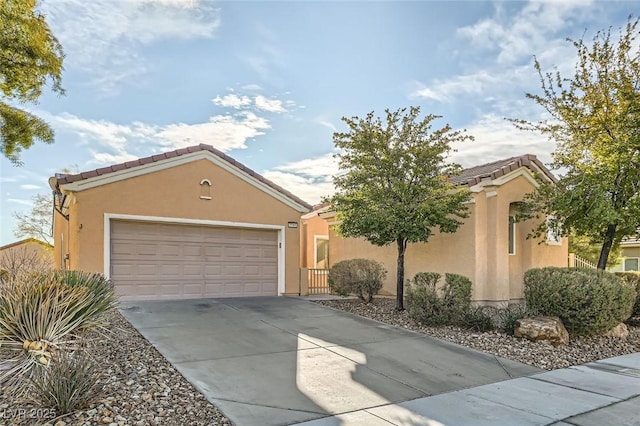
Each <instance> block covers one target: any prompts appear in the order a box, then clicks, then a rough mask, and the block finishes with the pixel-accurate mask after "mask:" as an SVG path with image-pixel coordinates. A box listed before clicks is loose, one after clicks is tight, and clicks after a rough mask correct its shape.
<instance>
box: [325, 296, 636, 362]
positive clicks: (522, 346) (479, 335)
mask: <svg viewBox="0 0 640 426" xmlns="http://www.w3.org/2000/svg"><path fill="white" fill-rule="evenodd" d="M317 303H319V304H321V305H324V306H329V307H331V308H334V309H340V310H342V311H346V312H350V313H352V314H355V315H360V316H362V317H365V318H370V319H373V320H376V321H380V322H383V323H385V324H389V325H393V326H396V327H402V328H405V329H408V330H412V331H415V332H418V333H422V334H426V335H428V336H432V337H436V338H438V339H443V340H448V341H450V342H453V343H457V344H459V345H462V346H466V347H468V348H473V349H477V350H479V351H482V352H486V353H491V354H494V355H497V356H500V357H504V358H508V359H512V360H514V361H520V362H523V363H525V364H529V365H534V366H536V367H540V368H543V369H545V370H555V369H558V368H566V367H570V366H572V365H579V364H584V363H586V362H591V361H596V360H598V359H603V358H610V357H614V356H618V355H625V354H630V353H634V352H639V351H640V327H638V326H637V325H636V326H629V337H628V338H626V339H620V338H616V337H603V336H590V337H575V336H571V340H570V342H569V344H568V345H565V346H557V347H555V346H552V345H551V344H548V343H545V342H531V341H529V340H526V339H518V338H516V337H513V336H511V335H509V334H506V333H503V332H500V331H488V332H476V331H473V330H470V329H465V328H461V327H455V326H438V327H430V326H424V325H420V324H419V323H417V322H416V321H414V320H413V319H411V318H410V317H409V314H408V313H407V311H401V312H399V311H397V310H396V309H395V306H396V305H395V299H386V298H376V299H374V300H373V302H372V303H364V302H362V301H361V300H358V299H342V300H322V301H318V302H317Z"/></svg>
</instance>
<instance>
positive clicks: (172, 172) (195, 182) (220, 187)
mask: <svg viewBox="0 0 640 426" xmlns="http://www.w3.org/2000/svg"><path fill="white" fill-rule="evenodd" d="M202 179H209V180H210V181H211V183H212V188H211V196H212V199H211V200H202V199H200V195H201V186H200V182H201V181H202ZM105 213H112V214H129V215H140V216H160V217H169V218H186V219H202V220H215V221H226V222H243V223H258V224H265V225H278V226H284V227H285V231H284V233H285V236H284V238H285V246H286V247H285V249H286V253H285V293H286V294H298V286H299V265H300V261H299V259H300V236H299V228H288V227H287V222H299V220H300V212H298V211H296V210H295V209H293V208H291V207H289V206H287V205H286V204H284V203H282V202H281V201H279V200H277V199H276V198H274V197H272V196H270V195H269V194H266V193H265V192H263V191H261V190H260V189H258V188H256V187H255V186H253V185H251V184H249V183H247V182H244V181H243V180H241V179H239V178H238V177H236V176H234V175H233V174H231V173H230V172H228V171H226V170H224V169H222V168H220V167H218V166H216V165H214V164H213V163H211V162H210V161H208V160H204V159H203V160H197V161H194V162H192V163H187V164H184V165H181V166H178V167H173V168H170V169H166V170H162V171H157V172H154V173H149V174H145V175H142V176H138V177H134V178H130V179H126V180H122V181H119V182H114V183H111V184H106V185H103V186H99V187H96V188H92V189H87V190H84V191H80V192H76V193H74V194H72V200H71V202H70V206H69V216H70V219H69V223H68V231H66V234H65V235H64V238H65V239H66V241H67V244H68V247H67V249H68V252H69V256H70V259H69V264H68V267H69V268H70V269H81V270H85V271H95V272H102V273H104V272H105V271H104V270H103V269H104V251H103V244H104V214H105ZM66 227H67V224H66V223H64V219H61V217H58V218H57V220H56V226H55V228H56V229H55V231H56V235H55V237H56V243H57V242H58V241H59V239H60V235H61V234H62V233H64V232H65V228H66ZM56 245H58V244H56ZM57 250H58V249H57ZM56 258H57V259H59V258H60V253H58V254H57V255H56Z"/></svg>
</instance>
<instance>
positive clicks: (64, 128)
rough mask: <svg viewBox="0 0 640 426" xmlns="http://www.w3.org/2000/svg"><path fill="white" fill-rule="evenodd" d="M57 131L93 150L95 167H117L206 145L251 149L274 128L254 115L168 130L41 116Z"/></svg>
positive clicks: (242, 114)
mask: <svg viewBox="0 0 640 426" xmlns="http://www.w3.org/2000/svg"><path fill="white" fill-rule="evenodd" d="M40 115H41V116H44V118H45V119H47V120H48V121H49V122H50V123H52V125H53V126H54V128H55V129H56V130H57V131H60V132H68V133H71V134H73V135H74V136H75V137H77V138H78V139H79V140H80V141H81V144H84V145H87V146H90V147H91V149H90V152H91V155H92V160H91V164H114V163H121V162H124V161H130V160H135V159H136V158H139V157H141V156H147V155H150V154H151V153H155V152H160V151H166V150H171V149H178V148H183V147H186V146H192V145H198V144H200V143H206V144H210V145H213V146H214V147H216V148H217V149H219V150H221V151H229V150H232V149H244V148H247V145H246V141H247V140H248V139H251V138H254V137H257V136H260V135H263V134H264V130H267V129H270V128H271V124H270V123H269V121H268V120H267V119H266V118H263V117H260V116H258V115H256V114H254V113H252V112H250V111H241V112H237V113H236V114H233V115H215V116H212V117H211V118H210V119H209V121H208V122H206V123H194V124H188V123H174V124H168V125H164V126H158V125H149V124H145V123H141V122H133V123H130V124H118V123H113V122H110V121H106V120H87V119H83V118H81V117H78V116H75V115H72V114H67V113H65V114H61V115H53V114H50V113H44V114H40Z"/></svg>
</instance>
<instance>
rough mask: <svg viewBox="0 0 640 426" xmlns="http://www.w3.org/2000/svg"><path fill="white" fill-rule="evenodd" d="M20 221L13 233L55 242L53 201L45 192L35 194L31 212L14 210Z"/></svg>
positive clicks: (14, 214)
mask: <svg viewBox="0 0 640 426" xmlns="http://www.w3.org/2000/svg"><path fill="white" fill-rule="evenodd" d="M13 216H14V217H15V218H16V219H17V221H18V223H17V224H16V228H15V229H14V231H13V233H14V234H15V236H16V237H18V238H24V237H32V238H37V239H39V240H41V241H45V242H47V243H49V244H51V243H52V242H53V232H52V227H53V201H52V200H51V198H50V197H49V196H47V195H44V194H36V195H34V196H33V207H32V208H31V211H30V212H29V213H18V212H14V213H13Z"/></svg>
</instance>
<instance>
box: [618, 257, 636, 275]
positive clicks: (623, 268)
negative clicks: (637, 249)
mask: <svg viewBox="0 0 640 426" xmlns="http://www.w3.org/2000/svg"><path fill="white" fill-rule="evenodd" d="M627 260H635V261H636V262H637V263H638V266H637V267H638V269H627ZM622 271H623V272H628V271H629V272H631V271H633V272H637V271H640V257H635V256H633V257H625V258H624V259H622Z"/></svg>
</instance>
